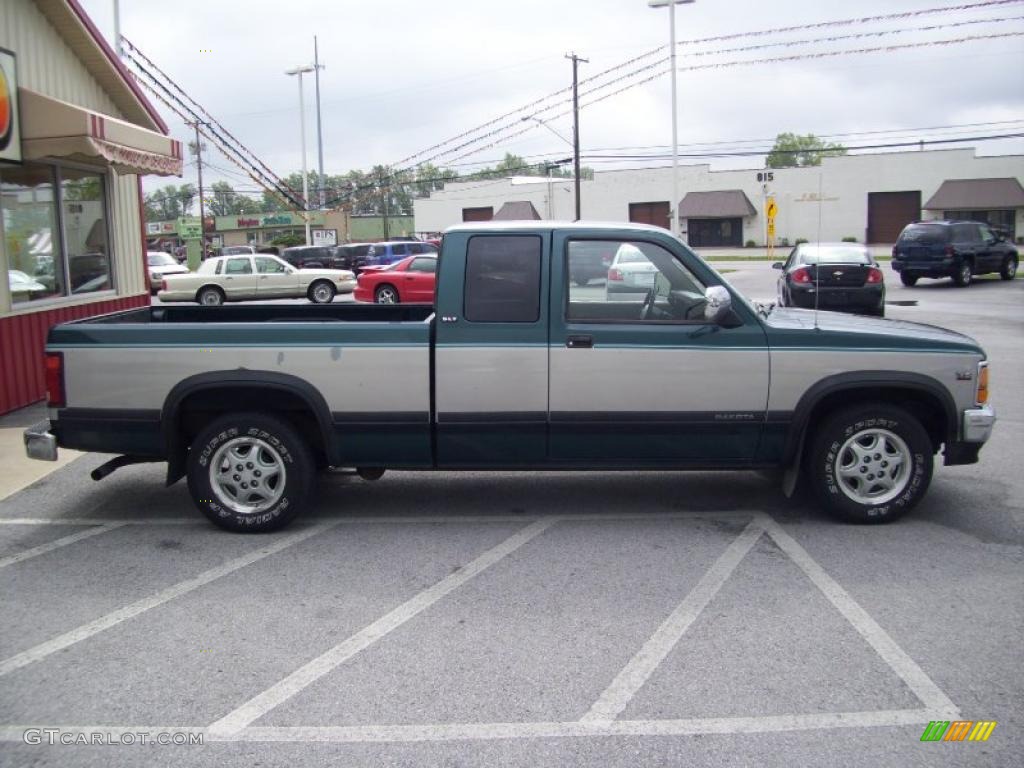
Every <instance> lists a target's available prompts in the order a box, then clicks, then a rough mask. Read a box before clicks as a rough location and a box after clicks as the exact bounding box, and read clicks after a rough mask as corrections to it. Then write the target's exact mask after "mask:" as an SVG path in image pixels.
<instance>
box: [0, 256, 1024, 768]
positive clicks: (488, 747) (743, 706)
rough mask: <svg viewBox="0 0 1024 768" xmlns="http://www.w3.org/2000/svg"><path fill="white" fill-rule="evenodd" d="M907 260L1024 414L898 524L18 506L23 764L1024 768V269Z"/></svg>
mask: <svg viewBox="0 0 1024 768" xmlns="http://www.w3.org/2000/svg"><path fill="white" fill-rule="evenodd" d="M715 266H716V267H719V268H724V269H729V270H733V271H730V272H729V273H728V274H727V275H726V276H727V278H728V279H729V280H730V281H731V282H732V283H733V284H734V285H735V286H736V287H737V288H739V289H740V290H741V291H743V292H744V293H746V294H747V295H749V296H751V297H755V298H761V297H771V296H773V294H774V280H775V277H776V274H777V273H775V272H772V271H771V270H770V268H769V265H768V264H767V263H765V262H755V263H749V262H744V263H739V262H737V263H717V264H716V265H715ZM884 269H885V273H886V279H887V283H888V301H889V302H890V303H889V305H888V307H887V314H888V316H890V317H893V318H897V319H906V320H915V321H920V322H926V323H933V324H938V325H944V326H947V327H950V328H953V329H955V330H959V331H963V332H965V333H968V334H970V335H972V336H974V337H976V338H977V339H979V340H980V341H981V342H982V344H983V345H984V346H985V347H986V349H987V351H988V353H989V357H990V360H991V365H992V392H993V402H994V403H995V406H996V408H997V410H998V413H999V419H1000V421H999V423H998V424H997V427H996V431H995V435H994V436H993V438H992V440H991V441H990V443H989V444H988V445H987V446H986V448H985V449H984V450H983V451H982V460H981V462H980V463H979V464H977V465H974V466H967V467H949V468H946V467H940V466H939V467H937V468H936V477H935V480H934V482H933V485H932V489H931V491H930V493H929V495H928V496H927V497H926V498H925V500H924V501H923V502H922V504H921V505H920V506H919V507H918V508H917V510H916V511H915V512H914V513H913V514H912V515H911V516H910V517H909V518H906V519H904V520H902V521H898V522H896V523H894V524H890V525H886V526H881V527H861V526H850V525H842V524H837V523H834V522H832V521H831V520H830V519H828V518H825V517H824V516H822V515H821V514H820V513H818V512H817V511H816V510H814V509H813V508H811V507H810V506H809V505H807V504H806V503H805V502H802V501H799V500H797V501H788V500H786V499H785V498H784V497H783V496H782V495H781V493H780V492H779V491H778V490H777V485H776V483H775V482H774V481H773V480H772V479H771V478H767V477H762V476H759V475H753V474H740V473H719V474H708V473H682V474H674V473H621V474H603V473H584V474H575V475H573V474H565V473H548V474H543V475H530V476H526V475H519V474H513V473H467V474H459V475H449V474H444V473H437V474H418V473H408V472H394V473H392V472H389V473H388V474H387V475H385V477H384V478H383V479H382V480H380V481H378V482H376V483H366V482H363V481H361V480H359V479H356V478H353V477H349V476H344V475H338V474H330V475H326V476H325V477H324V478H323V479H322V481H321V486H322V487H321V494H320V502H319V505H318V507H317V508H316V510H315V511H314V513H313V514H311V515H309V516H307V517H305V518H303V519H301V520H299V521H297V523H296V524H294V525H293V526H291V527H290V528H288V529H287V530H285V531H283V532H281V533H277V534H273V535H267V536H240V535H232V534H227V533H223V532H221V531H219V530H217V529H214V528H213V527H211V526H210V525H209V524H207V523H206V522H205V521H204V520H203V519H202V518H201V517H200V516H199V514H198V513H197V512H196V511H195V510H194V509H193V507H192V505H191V503H190V502H189V500H188V498H187V494H186V489H185V488H184V486H183V484H178V485H176V486H174V487H172V488H170V489H165V488H164V487H163V483H162V467H161V466H157V465H139V466H133V467H128V468H125V469H123V470H120V471H118V472H117V473H115V474H114V475H112V476H111V477H110V478H108V479H106V480H104V481H103V482H102V483H93V482H92V481H91V480H89V479H88V473H89V471H90V470H91V469H92V468H93V467H95V466H97V465H99V464H100V463H101V462H102V461H103V460H105V458H106V457H100V456H94V455H86V456H83V457H82V458H80V459H77V460H75V461H73V462H71V463H70V464H68V465H67V466H65V467H62V468H60V469H58V470H57V471H55V472H53V473H52V474H50V475H48V476H47V477H45V478H44V479H43V480H40V481H38V482H36V483H34V484H33V485H31V486H29V487H28V488H25V489H24V490H21V491H19V492H17V493H15V494H13V495H12V496H9V497H8V498H6V499H3V500H0V584H2V590H0V600H2V604H3V616H4V621H3V622H2V623H0V765H11V766H23V765H54V766H57V765H59V766H65V765H96V766H104V768H106V767H107V766H122V765H124V766H130V765H156V764H160V765H210V766H221V765H235V764H239V765H241V764H247V765H251V764H262V765H278V764H283V763H292V764H297V765H346V766H347V765H423V766H435V765H453V766H454V765H459V766H463V765H517V766H537V765H586V766H636V765H714V766H718V765H722V766H725V765H765V766H773V765H779V766H783V765H784V766H792V765H850V764H870V765H892V766H933V765H963V764H971V765H1011V764H1017V762H1018V761H1019V756H1020V755H1021V754H1024V736H1022V733H1024V731H1022V725H1024V697H1022V691H1024V651H1022V646H1021V638H1022V637H1024V597H1022V594H1024V593H1022V589H1021V587H1022V583H1024V579H1022V575H1024V502H1022V498H1024V477H1022V473H1021V472H1020V463H1021V458H1022V457H1024V452H1022V449H1021V447H1020V436H1021V434H1024V431H1022V426H1024V333H1022V331H1024V280H1017V281H1014V282H1013V283H1004V282H1001V281H999V280H998V278H995V279H991V278H984V279H980V280H979V281H978V282H977V283H976V284H975V285H973V286H971V287H970V288H968V289H956V288H954V287H952V285H951V284H950V283H949V282H948V281H922V282H921V283H919V285H918V286H917V287H915V288H913V289H908V288H904V287H903V286H902V285H900V284H899V282H898V280H893V279H892V278H893V273H892V272H891V271H890V270H889V267H888V265H885V266H884ZM6 425H7V426H10V425H11V422H10V421H8V422H7V424H6ZM931 720H950V721H954V720H973V721H977V720H990V721H996V722H998V726H997V727H996V728H995V730H994V731H993V733H992V735H991V737H990V738H989V740H988V741H987V742H984V743H970V742H963V743H948V742H945V743H944V742H939V743H922V742H921V741H920V737H921V734H922V731H923V730H924V728H925V726H926V725H927V723H928V722H929V721H931ZM29 729H34V730H31V732H30V736H29V741H32V740H34V739H36V738H38V740H40V741H42V742H43V743H41V744H35V743H26V731H27V730H29ZM43 729H59V732H57V733H56V735H55V738H57V739H58V740H59V739H60V738H61V736H63V735H64V734H68V736H66V737H65V738H67V740H71V741H81V740H82V739H84V740H86V741H88V740H89V739H91V738H93V737H94V735H98V737H99V738H101V739H103V740H106V741H109V740H116V741H121V742H124V741H126V740H131V741H133V742H134V743H130V744H129V743H119V744H117V745H108V744H82V743H74V744H70V745H60V744H58V745H54V746H50V745H48V744H47V743H46V739H47V738H48V736H47V734H46V732H45V731H44V730H43ZM37 732H38V736H37ZM166 734H175V735H176V736H175V738H179V739H182V738H183V739H186V740H187V738H188V736H189V735H192V736H193V737H196V738H201V739H202V741H203V743H202V744H201V745H200V744H176V745H159V746H158V745H154V744H142V743H141V742H142V741H143V740H146V741H154V740H156V739H157V738H158V737H160V736H161V735H166ZM182 734H184V736H182ZM1014 754H1016V755H1018V758H1013V757H1012V756H1013V755H1014Z"/></svg>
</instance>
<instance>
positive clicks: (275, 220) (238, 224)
mask: <svg viewBox="0 0 1024 768" xmlns="http://www.w3.org/2000/svg"><path fill="white" fill-rule="evenodd" d="M231 223H233V224H234V227H231V226H230V224H231ZM303 223H305V222H304V221H303V219H302V217H301V216H299V215H297V214H294V213H268V214H267V215H266V216H252V217H250V216H239V217H237V218H236V219H235V220H234V222H230V220H229V223H228V226H227V227H220V226H218V229H221V228H224V229H252V228H254V227H291V226H297V225H299V224H303Z"/></svg>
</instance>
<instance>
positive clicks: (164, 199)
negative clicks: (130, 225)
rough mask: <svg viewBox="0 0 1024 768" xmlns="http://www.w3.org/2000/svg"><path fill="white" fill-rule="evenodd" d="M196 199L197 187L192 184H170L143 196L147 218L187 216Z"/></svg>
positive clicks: (151, 219) (156, 219)
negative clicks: (177, 185)
mask: <svg viewBox="0 0 1024 768" xmlns="http://www.w3.org/2000/svg"><path fill="white" fill-rule="evenodd" d="M195 199H196V188H195V186H193V185H192V184H182V185H181V186H180V187H176V186H174V185H173V184H168V185H166V186H164V187H161V188H160V189H158V190H157V191H156V192H151V193H150V194H148V195H146V196H145V197H144V198H143V206H144V207H145V212H146V220H147V221H167V220H169V219H177V218H179V217H181V216H187V215H188V213H189V211H190V210H191V208H192V203H193V202H195Z"/></svg>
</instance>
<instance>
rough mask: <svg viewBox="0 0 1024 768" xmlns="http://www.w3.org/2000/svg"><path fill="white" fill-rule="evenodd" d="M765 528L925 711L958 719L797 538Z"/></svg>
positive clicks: (952, 707) (947, 700)
mask: <svg viewBox="0 0 1024 768" xmlns="http://www.w3.org/2000/svg"><path fill="white" fill-rule="evenodd" d="M764 525H765V530H766V531H767V532H768V535H769V536H771V537H772V540H773V541H774V542H775V543H776V544H777V545H778V546H779V549H781V550H782V551H783V552H785V553H786V555H787V556H788V557H789V559H790V560H792V561H793V562H794V563H796V565H797V567H798V568H800V570H801V571H803V572H804V574H805V575H806V576H807V578H808V579H810V580H811V582H813V584H814V585H815V586H816V587H817V588H818V589H819V590H821V592H822V594H824V595H825V597H826V598H828V601H829V602H830V603H832V605H834V606H835V607H836V610H838V611H839V613H841V614H842V615H843V617H844V618H845V619H846V620H847V621H848V622H850V624H852V625H853V628H854V629H856V630H857V632H858V633H860V636H861V637H863V638H864V639H865V640H866V641H867V643H868V645H870V646H871V647H872V648H873V649H874V650H875V653H877V654H878V655H879V656H881V657H882V659H883V660H884V661H885V663H886V664H888V665H889V666H890V667H891V668H892V671H893V672H895V673H896V674H897V675H898V676H899V677H900V679H902V680H903V682H904V683H906V684H907V687H909V688H910V690H911V691H913V692H914V695H916V696H917V698H919V699H920V700H921V702H922V703H923V704H924V705H925V707H926V708H927V709H929V710H937V711H941V712H945V713H947V716H949V717H953V718H955V719H959V717H960V713H959V712H958V711H957V708H956V706H955V705H954V704H953V702H952V701H951V700H950V698H949V697H948V696H947V695H946V694H945V693H943V692H942V689H940V688H939V686H937V685H936V684H935V682H934V681H933V680H932V679H931V678H930V677H928V675H927V674H925V671H924V670H923V669H921V667H920V666H918V664H917V662H916V661H914V660H913V659H912V658H910V656H908V655H907V653H906V651H904V650H903V649H902V648H900V647H899V646H898V645H897V644H896V641H895V640H893V639H892V638H891V637H890V636H889V634H888V633H887V632H886V631H885V630H884V629H882V627H881V626H879V624H878V622H876V621H875V620H874V619H872V618H871V616H869V615H868V612H867V611H865V610H864V609H863V608H861V607H860V604H859V603H858V602H857V601H856V600H854V599H853V597H852V596H851V595H850V593H849V592H847V591H846V590H845V589H843V588H842V587H841V586H839V583H838V582H837V581H836V580H835V579H833V578H832V577H831V576H829V575H828V573H826V572H825V569H824V568H822V567H821V566H820V565H818V563H817V561H815V560H814V558H812V557H811V556H810V555H809V554H808V552H807V550H806V549H804V548H803V547H802V546H800V544H798V543H797V541H796V539H794V538H793V537H792V536H790V535H789V534H788V533H786V532H785V531H784V530H783V529H782V526H781V525H779V524H778V523H777V522H775V521H774V520H772V519H771V518H770V517H767V516H765V520H764Z"/></svg>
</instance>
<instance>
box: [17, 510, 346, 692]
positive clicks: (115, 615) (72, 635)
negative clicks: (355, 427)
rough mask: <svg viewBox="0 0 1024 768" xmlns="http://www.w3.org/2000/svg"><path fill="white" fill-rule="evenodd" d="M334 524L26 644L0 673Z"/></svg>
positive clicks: (291, 537) (317, 527)
mask: <svg viewBox="0 0 1024 768" xmlns="http://www.w3.org/2000/svg"><path fill="white" fill-rule="evenodd" d="M337 524H338V523H337V522H327V523H321V524H319V525H314V526H311V527H310V528H307V529H306V530H304V531H299V532H297V533H292V534H289V535H287V536H282V537H281V538H279V539H277V540H276V541H275V542H274V543H272V544H268V545H267V546H265V547H260V548H258V549H257V550H255V551H253V552H250V553H248V554H246V555H242V556H241V557H236V558H234V559H233V560H228V561H227V562H226V563H222V564H221V565H218V566H217V567H215V568H210V569H209V570H206V571H203V572H202V573H200V574H199V575H198V576H194V577H193V578H191V579H186V580H185V581H182V582H179V583H178V584H175V585H174V586H171V587H168V588H167V589H163V590H161V591H159V592H157V593H156V594H154V595H150V596H149V597H145V598H143V599H141V600H137V601H135V602H134V603H132V604H130V605H126V606H125V607H123V608H118V609H117V610H116V611H111V612H110V613H108V614H106V615H105V616H101V617H100V618H98V619H95V620H94V621H90V622H89V623H88V624H83V625H82V626H80V627H77V628H75V629H72V630H71V631H69V632H65V633H64V634H62V635H58V636H57V637H55V638H53V639H51V640H47V641H46V642H44V643H40V644H39V645H36V646H34V647H32V648H29V649H28V650H26V651H22V652H21V653H18V654H15V655H14V656H10V657H8V658H6V659H4V660H3V661H0V677H2V676H4V675H7V674H10V673H11V672H14V671H15V670H17V669H21V668H22V667H25V666H28V665H29V664H32V663H34V662H37V661H40V660H41V659H45V658H46V657H47V656H49V655H50V654H52V653H56V652H57V651H60V650H63V649H64V648H68V647H69V646H72V645H74V644H75V643H79V642H81V641H82V640H86V639H88V638H90V637H92V636H93V635H95V634H98V633H100V632H102V631H103V630H105V629H110V628H111V627H113V626H116V625H118V624H120V623H121V622H122V621H127V620H128V619H131V618H133V617H135V616H138V615H139V614H140V613H145V612H146V611H148V610H150V609H151V608H156V607H157V606H158V605H163V604H164V603H166V602H168V601H170V600H173V599H175V598H176V597H181V596H182V595H186V594H188V593H189V592H193V591H195V590H197V589H199V588H200V587H202V586H204V585H206V584H209V583H210V582H211V581H215V580H216V579H219V578H221V577H222V576H227V575H228V574H229V573H234V572H235V571H237V570H240V569H242V568H245V567H246V566H248V565H252V564H253V563H256V562H259V561H260V560H262V559H264V558H265V557H269V556H270V555H274V554H277V553H278V552H281V551H282V550H285V549H287V548H288V547H291V546H294V545H295V544H298V543H300V542H303V541H305V540H306V539H309V538H312V537H313V536H317V535H319V534H321V533H323V532H324V531H326V530H328V529H330V528H333V527H334V526H335V525H337Z"/></svg>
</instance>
